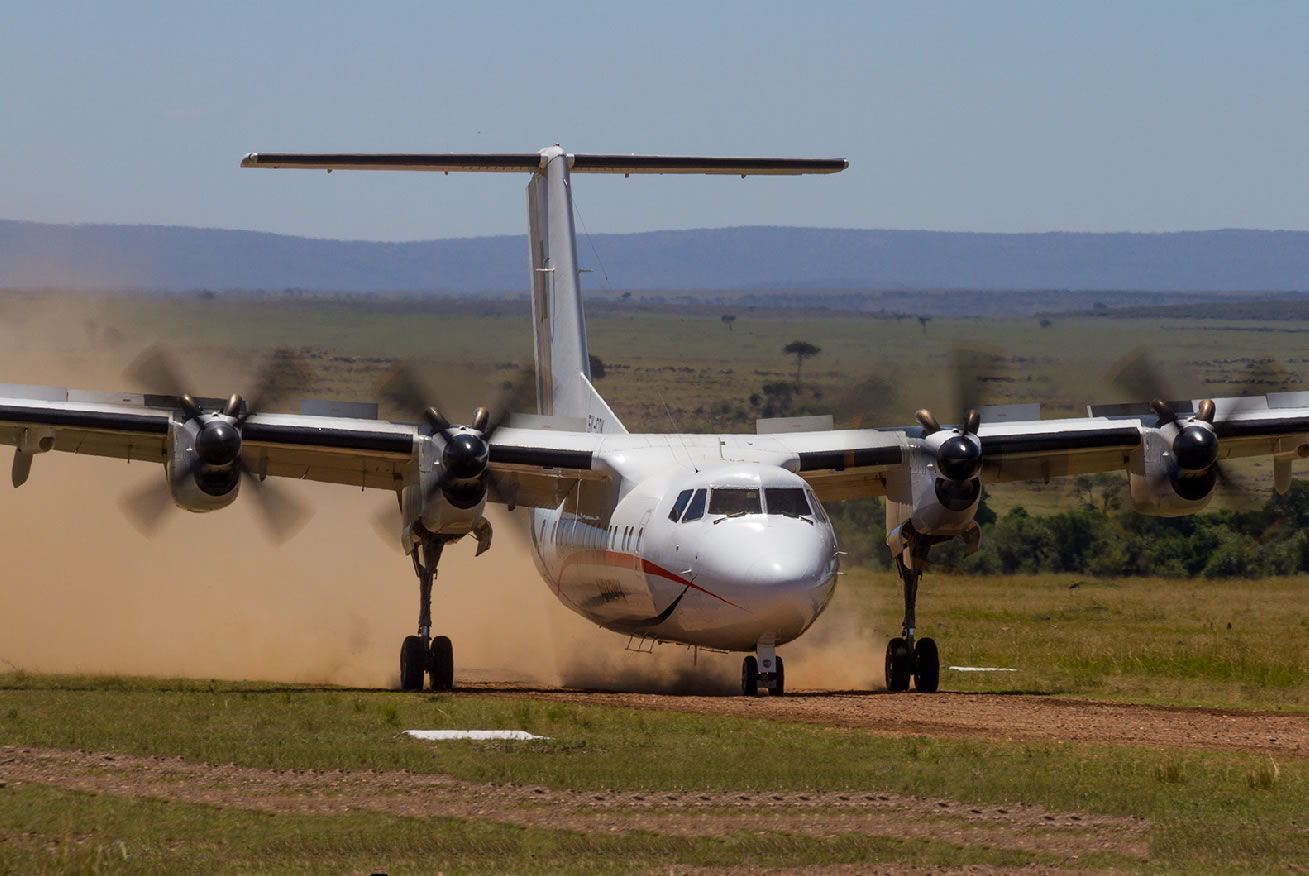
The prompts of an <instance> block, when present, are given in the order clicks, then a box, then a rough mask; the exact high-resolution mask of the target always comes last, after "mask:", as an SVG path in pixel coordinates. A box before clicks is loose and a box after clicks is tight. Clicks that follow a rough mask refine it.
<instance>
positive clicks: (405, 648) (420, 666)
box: [400, 636, 427, 690]
mask: <svg viewBox="0 0 1309 876" xmlns="http://www.w3.org/2000/svg"><path fill="white" fill-rule="evenodd" d="M426 669H427V651H426V649H425V648H423V640H422V639H420V638H418V637H417V636H405V641H404V644H403V645H401V646H400V689H401V690H422V689H423V675H424V672H425V671H426Z"/></svg>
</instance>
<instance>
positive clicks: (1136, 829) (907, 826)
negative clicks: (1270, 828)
mask: <svg viewBox="0 0 1309 876" xmlns="http://www.w3.org/2000/svg"><path fill="white" fill-rule="evenodd" d="M461 690H463V691H466V692H468V693H472V694H478V695H489V696H494V697H503V698H506V699H532V700H536V701H544V702H568V703H582V704H587V705H610V706H625V707H631V708H640V709H660V710H671V711H683V712H696V713H707V714H720V715H730V716H737V717H750V718H756V719H763V720H776V721H796V722H804V723H814V724H823V725H829V726H841V727H858V728H862V729H864V730H867V731H870V732H873V733H878V734H885V735H905V734H914V735H926V736H944V737H973V738H987V739H1002V740H1045V741H1066V742H1078V743H1093V744H1107V745H1128V746H1143V747H1151V748H1183V749H1211V750H1219V751H1240V752H1247V753H1258V754H1268V755H1272V756H1274V757H1276V758H1299V759H1305V758H1309V714H1279V713H1270V712H1244V711H1232V712H1229V711H1224V710H1217V709H1194V708H1178V707H1157V706H1141V705H1122V704H1113V703H1104V702H1091V701H1085V700H1064V699H1055V698H1051V697H1041V696H1032V695H1003V694H1001V695H996V694H987V695H984V694H965V693H941V694H935V695H916V694H899V695H891V694H886V693H882V692H876V693H874V692H838V693H832V692H806V691H797V692H795V693H793V694H788V695H787V696H786V697H781V698H769V697H759V698H756V699H745V698H742V697H710V696H677V695H667V694H646V693H615V692H606V691H582V690H576V689H559V688H549V689H546V688H533V687H527V686H518V685H506V684H502V683H500V684H495V683H485V684H469V685H463V686H462V687H461ZM23 782H31V783H37V784H44V785H51V786H56V787H61V788H66V789H70V790H78V791H85V792H91V793H98V794H108V795H114V796H142V797H150V798H155V799H161V800H174V801H179V802H187V803H198V804H205V805H211V806H222V807H234V808H239V809H247V810H254V811H261V812H269V813H295V814H323V815H332V814H338V813H344V812H349V811H358V810H366V811H376V812H385V813H390V814H394V815H401V816H410V817H456V818H463V819H471V820H487V821H492V822H497V823H501V824H509V825H518V826H524V827H539V828H546V829H554V830H558V829H564V830H573V831H579V832H583V833H623V832H630V831H644V832H649V833H656V834H664V835H677V836H720V835H724V834H729V833H738V832H755V833H758V834H761V835H763V834H768V833H774V832H786V833H794V834H801V835H806V836H813V837H829V836H838V835H841V834H846V833H861V834H868V835H879V836H888V837H900V838H923V839H932V840H938V841H944V842H947V843H951V844H954V845H957V846H960V847H987V848H995V849H1007V850H1011V851H1018V852H1026V853H1029V854H1032V855H1053V856H1056V857H1060V858H1064V859H1066V861H1068V862H1069V864H1070V865H1071V866H1073V867H1074V869H1076V865H1075V863H1074V862H1076V861H1077V860H1078V859H1079V858H1081V857H1083V856H1087V855H1094V854H1095V853H1112V854H1116V855H1120V856H1123V857H1125V858H1128V859H1132V860H1136V861H1141V862H1148V861H1149V860H1150V857H1149V855H1150V846H1149V834H1150V823H1149V822H1148V821H1146V820H1145V819H1141V818H1131V817H1121V816H1109V815H1103V814H1097V813H1090V812H1071V811H1054V810H1049V809H1045V808H1043V807H1040V806H1033V805H1024V804H1017V805H1006V806H999V805H985V806H977V805H972V804H969V803H965V802H961V801H959V800H952V799H945V798H927V797H914V796H906V795H900V794H891V793H885V792H881V791H878V790H876V789H868V790H863V791H858V792H854V791H846V792H821V793H812V792H796V791H788V792H781V791H779V792H768V791H764V792H741V791H730V792H716V791H705V792H700V791H692V792H658V793H651V792H644V793H643V792H635V791H576V790H571V789H567V790H565V789H558V788H548V787H543V786H531V785H513V784H481V783H476V782H469V781H464V780H461V779H457V778H454V777H451V776H445V775H428V774H415V773H410V772H408V771H376V770H332V771H316V770H268V769H256V768H251V767H241V766H236V765H232V764H206V763H196V762H190V761H185V760H183V759H181V758H158V757H140V756H132V755H124V754H110V753H105V752H87V751H70V750H65V749H53V748H35V747H23V746H0V787H3V786H4V784H5V783H10V784H18V783H23ZM674 872H685V873H691V872H708V871H700V870H696V869H695V868H691V869H683V870H677V869H676V868H674ZM713 872H732V873H735V872H737V870H736V868H729V869H728V870H727V871H718V870H715V871H713ZM740 872H747V871H746V870H741V871H740ZM796 872H813V873H819V872H821V873H844V872H875V873H887V874H897V876H907V874H917V873H920V872H932V873H937V874H940V873H946V872H968V873H974V874H979V873H992V872H1009V871H1008V870H1004V869H1003V868H1002V869H995V868H991V867H967V868H961V869H960V870H958V871H956V870H954V869H952V868H944V869H936V868H928V869H927V870H923V869H922V868H918V867H912V866H894V865H891V866H882V867H876V868H872V869H867V868H855V869H849V868H844V867H815V868H807V869H805V868H802V869H801V870H799V871H796ZM1022 872H1030V873H1045V872H1064V870H1061V869H1059V867H1058V866H1054V867H1049V866H1044V865H1029V866H1028V867H1024V868H1022Z"/></svg>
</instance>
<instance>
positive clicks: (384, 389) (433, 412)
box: [376, 361, 450, 441]
mask: <svg viewBox="0 0 1309 876" xmlns="http://www.w3.org/2000/svg"><path fill="white" fill-rule="evenodd" d="M376 393H377V395H378V396H379V397H380V398H382V399H389V400H390V401H391V403H392V404H393V405H394V406H395V407H396V408H398V409H399V410H401V411H403V412H404V414H405V415H406V416H414V415H415V414H420V415H421V416H422V417H423V418H424V419H426V420H427V421H428V423H430V424H431V426H432V429H433V431H434V432H436V434H438V435H440V436H441V438H442V439H444V440H446V441H449V440H450V421H449V420H447V419H446V417H445V416H444V415H443V414H442V413H441V406H440V404H439V403H437V404H433V402H436V401H437V398H436V394H435V393H433V392H432V391H431V389H430V388H429V387H428V386H427V384H426V382H424V380H423V379H422V378H421V377H419V376H418V372H417V371H415V370H414V367H413V365H412V364H410V363H409V362H407V361H400V362H397V363H396V364H395V365H394V367H392V368H391V370H390V371H388V372H386V374H384V375H382V378H381V380H379V381H378V383H377V387H376Z"/></svg>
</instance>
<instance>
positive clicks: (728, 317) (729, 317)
mask: <svg viewBox="0 0 1309 876" xmlns="http://www.w3.org/2000/svg"><path fill="white" fill-rule="evenodd" d="M719 319H721V320H722V321H723V322H724V323H726V324H727V330H728V331H729V332H730V331H731V330H732V323H734V322H736V314H735V313H724V314H723V315H722V316H720V317H719Z"/></svg>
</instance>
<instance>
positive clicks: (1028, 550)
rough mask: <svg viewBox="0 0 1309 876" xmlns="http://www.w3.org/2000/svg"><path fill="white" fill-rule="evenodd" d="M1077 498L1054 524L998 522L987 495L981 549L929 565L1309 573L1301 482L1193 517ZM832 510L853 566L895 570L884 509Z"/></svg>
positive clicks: (849, 504)
mask: <svg viewBox="0 0 1309 876" xmlns="http://www.w3.org/2000/svg"><path fill="white" fill-rule="evenodd" d="M1119 480H1125V479H1124V478H1119ZM1079 481H1081V482H1083V483H1087V482H1090V481H1089V479H1079ZM1090 483H1092V484H1093V485H1094V483H1095V482H1090ZM1104 483H1105V481H1104V480H1100V481H1099V484H1101V485H1103V484H1104ZM1123 487H1124V488H1125V487H1126V484H1125V483H1124V484H1123ZM1076 492H1081V493H1082V494H1083V495H1082V498H1081V500H1080V501H1079V507H1077V508H1070V509H1068V510H1066V511H1061V512H1059V513H1056V514H1050V515H1047V516H1035V515H1032V514H1029V513H1028V512H1027V511H1025V510H1024V509H1023V508H1021V507H1015V508H1013V509H1012V510H1010V511H1009V512H1007V513H1005V514H1003V515H997V514H996V513H995V512H994V511H993V510H992V509H991V508H990V506H989V504H988V503H987V501H986V494H985V492H984V493H983V498H982V501H981V504H980V505H979V507H978V511H977V517H976V520H977V522H978V524H979V525H980V526H981V527H982V543H981V547H980V549H979V550H978V551H977V553H975V554H973V555H972V556H970V557H965V556H964V555H963V545H962V544H961V543H960V542H959V540H957V539H956V540H954V541H951V542H947V543H945V544H941V545H936V546H934V547H933V548H932V550H931V554H930V557H929V560H930V562H931V563H932V566H933V569H934V570H941V569H945V570H957V571H959V572H962V573H966V574H971V575H1012V574H1022V573H1048V572H1072V573H1077V574H1084V575H1094V576H1097V577H1130V576H1159V577H1170V578H1181V577H1187V578H1191V577H1207V578H1256V577H1264V576H1268V575H1290V574H1295V573H1298V572H1309V482H1304V481H1296V482H1293V483H1292V484H1291V489H1290V490H1289V491H1288V492H1287V493H1286V495H1283V496H1279V495H1276V494H1274V495H1273V496H1272V497H1271V498H1269V499H1268V500H1267V501H1266V502H1265V503H1264V504H1263V506H1262V507H1261V508H1258V509H1252V510H1248V511H1208V512H1204V513H1201V514H1195V515H1191V516H1188V517H1150V516H1147V515H1144V514H1139V513H1137V512H1136V511H1133V510H1122V509H1121V508H1119V507H1117V506H1118V505H1119V504H1120V503H1119V502H1117V501H1116V500H1115V499H1114V497H1113V494H1112V491H1109V490H1106V491H1105V492H1103V493H1102V494H1101V496H1100V497H1099V501H1097V500H1096V497H1095V496H1094V491H1093V490H1083V491H1075V493H1076ZM827 509H828V513H829V515H830V516H831V518H832V524H833V526H834V527H835V529H836V534H837V540H838V544H839V545H840V548H841V550H843V551H845V552H846V556H845V557H844V558H843V561H844V562H845V563H846V564H847V565H855V566H863V567H865V568H874V569H886V568H890V565H891V554H890V551H889V550H888V549H887V547H886V538H885V535H886V509H885V506H884V505H883V503H882V500H881V499H877V498H873V499H856V500H851V501H846V502H835V503H831V504H829V505H828V506H827Z"/></svg>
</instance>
